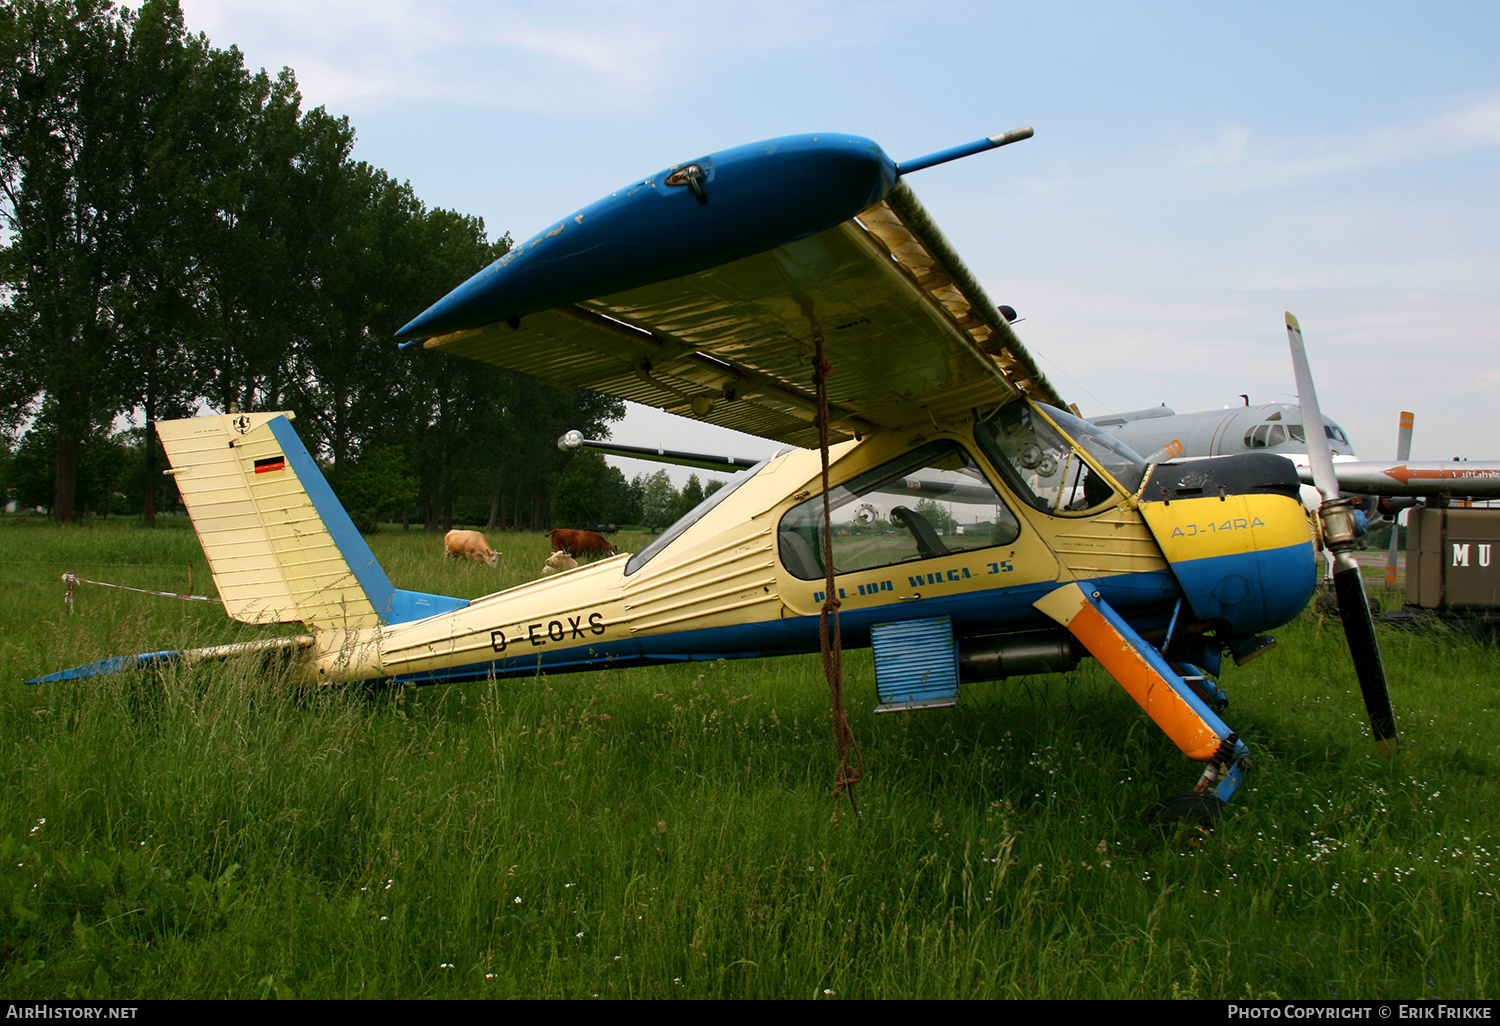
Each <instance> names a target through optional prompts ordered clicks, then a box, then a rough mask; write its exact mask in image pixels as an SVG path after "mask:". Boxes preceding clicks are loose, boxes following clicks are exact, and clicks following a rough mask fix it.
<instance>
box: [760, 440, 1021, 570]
mask: <svg viewBox="0 0 1500 1026" xmlns="http://www.w3.org/2000/svg"><path fill="white" fill-rule="evenodd" d="M828 507H829V525H830V529H831V534H832V541H833V567H834V573H836V574H844V573H849V572H851V571H855V570H872V569H874V568H876V567H882V566H892V565H894V564H897V563H905V562H907V561H908V560H919V559H931V558H934V557H937V556H947V555H951V554H952V553H955V552H968V551H970V550H972V549H983V548H989V547H990V546H992V545H1009V544H1010V543H1012V542H1014V541H1015V540H1016V538H1017V537H1018V536H1019V535H1020V533H1021V527H1020V524H1019V523H1018V522H1017V521H1016V518H1015V514H1013V513H1011V511H1010V510H1009V509H1007V508H1006V506H1005V503H1004V502H1003V501H1002V500H1001V499H1000V496H999V495H997V494H996V493H995V489H994V488H992V487H991V486H990V483H989V482H988V481H986V480H985V479H984V475H983V474H982V473H981V472H980V470H979V466H978V464H977V463H976V462H975V460H974V457H972V456H970V455H969V454H968V452H966V451H965V450H964V448H963V447H962V446H961V445H959V444H958V443H957V442H951V441H937V442H930V443H928V444H927V445H924V446H922V447H921V448H920V449H914V450H912V451H911V452H909V453H906V454H905V455H903V456H901V457H899V458H897V459H894V460H892V461H891V462H889V463H887V464H885V465H883V466H880V467H877V468H876V469H874V470H871V471H867V472H866V473H863V474H861V475H860V476H858V477H856V478H854V479H852V480H850V481H846V482H844V483H843V484H841V485H839V486H838V487H836V488H832V489H830V490H829V492H828ZM778 537H779V548H780V552H781V562H782V564H783V565H784V566H785V567H786V568H787V570H789V571H790V572H791V573H792V575H793V576H794V577H800V578H801V579H802V580H804V581H813V580H817V579H819V578H821V577H824V576H825V572H824V567H823V495H822V493H821V492H819V493H818V494H817V495H814V496H813V497H812V498H811V499H808V500H807V501H806V502H803V503H800V504H799V505H796V506H793V507H792V508H791V509H790V510H788V511H787V513H786V515H785V516H783V517H782V518H781V524H780V526H779V528H778Z"/></svg>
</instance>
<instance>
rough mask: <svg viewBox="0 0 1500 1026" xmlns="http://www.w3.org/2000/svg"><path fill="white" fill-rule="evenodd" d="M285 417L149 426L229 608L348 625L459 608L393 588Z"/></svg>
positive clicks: (254, 616) (227, 417) (273, 618)
mask: <svg viewBox="0 0 1500 1026" xmlns="http://www.w3.org/2000/svg"><path fill="white" fill-rule="evenodd" d="M290 416H291V415H290V414H285V413H230V414H223V415H219V416H212V417H194V418H191V419H188V420H172V421H159V422H158V423H157V425H156V431H157V434H158V435H159V436H160V437H161V443H162V448H163V450H165V451H166V454H167V458H168V460H170V461H171V464H172V469H171V470H170V471H168V473H170V474H172V475H173V476H174V477H175V478H176V480H177V487H178V490H179V491H180V492H181V493H182V501H183V504H184V505H186V506H187V510H188V515H189V516H190V517H192V520H193V527H194V529H195V530H197V532H198V538H199V540H200V541H201V542H202V544H203V552H204V554H205V555H206V556H207V557H208V564H209V569H210V570H211V571H212V572H213V578H214V585H215V587H217V588H218V589H219V596H220V598H222V599H223V600H224V608H225V610H226V611H227V612H228V613H229V615H230V616H231V617H233V618H234V619H236V620H240V621H243V622H245V623H287V622H294V621H300V622H302V623H305V624H308V625H309V626H312V627H319V628H333V627H337V628H358V627H375V626H378V625H380V624H382V623H389V622H399V621H402V620H412V619H419V618H421V617H423V616H430V615H432V614H434V613H437V612H443V611H446V610H448V609H453V608H456V607H458V606H462V605H464V604H465V603H464V602H463V601H462V600H459V599H448V598H444V597H441V596H430V595H421V594H418V593H414V592H403V591H398V590H396V589H395V588H393V587H392V586H391V582H390V579H389V578H388V577H386V575H385V571H384V570H382V569H381V567H380V564H379V563H378V562H377V561H376V559H375V555H374V553H372V552H371V551H370V547H369V546H368V545H366V544H365V540H364V539H363V538H361V537H360V534H359V531H358V530H356V529H355V527H354V523H353V521H351V520H350V519H349V514H347V513H346V512H344V507H343V506H341V505H340V504H339V501H338V499H337V498H336V497H335V496H334V494H333V490H332V489H331V488H329V487H328V482H327V481H325V480H324V479H323V474H322V472H321V471H320V470H319V469H318V466H317V464H316V463H315V462H314V461H313V458H312V455H311V454H310V453H309V452H308V451H307V448H306V446H304V445H303V444H302V441H301V439H299V438H298V437H297V433H296V432H295V431H293V430H292V425H291V423H290Z"/></svg>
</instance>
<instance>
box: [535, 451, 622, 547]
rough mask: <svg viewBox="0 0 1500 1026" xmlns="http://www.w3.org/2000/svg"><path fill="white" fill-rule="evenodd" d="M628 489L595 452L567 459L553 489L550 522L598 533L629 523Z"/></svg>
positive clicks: (612, 469)
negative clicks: (610, 526) (604, 529)
mask: <svg viewBox="0 0 1500 1026" xmlns="http://www.w3.org/2000/svg"><path fill="white" fill-rule="evenodd" d="M629 513H630V486H629V485H628V484H627V483H626V481H625V475H624V474H622V473H620V471H619V469H618V468H617V467H611V466H610V465H609V464H607V463H606V462H605V461H604V457H603V456H601V455H600V454H598V453H596V452H579V453H574V454H573V455H572V456H570V457H568V459H567V462H566V463H565V464H564V466H563V469H562V471H561V472H560V473H559V474H558V475H557V478H556V481H555V482H554V483H553V486H552V522H553V523H554V524H557V525H559V526H561V527H575V528H585V529H598V528H600V527H604V526H607V525H611V524H612V525H615V526H617V527H618V526H619V525H620V524H624V523H628V522H629V520H628V514H629Z"/></svg>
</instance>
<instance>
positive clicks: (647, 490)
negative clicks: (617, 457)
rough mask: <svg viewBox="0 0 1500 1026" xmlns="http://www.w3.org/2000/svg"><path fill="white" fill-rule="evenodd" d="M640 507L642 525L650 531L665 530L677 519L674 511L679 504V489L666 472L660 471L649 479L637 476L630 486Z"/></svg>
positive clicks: (642, 475) (644, 476) (641, 475)
mask: <svg viewBox="0 0 1500 1026" xmlns="http://www.w3.org/2000/svg"><path fill="white" fill-rule="evenodd" d="M630 487H631V490H632V491H634V492H635V494H636V496H637V498H636V502H637V503H638V504H639V505H640V510H641V523H642V524H644V525H645V527H646V529H647V530H648V531H662V530H665V529H666V528H667V527H668V526H669V525H670V524H671V523H672V521H673V520H674V519H675V518H674V517H673V516H672V510H673V508H674V506H675V504H676V502H677V489H675V488H673V487H672V479H671V478H670V477H668V476H667V472H666V471H665V470H658V471H657V472H656V473H654V474H652V475H650V476H649V477H648V476H646V475H645V474H637V475H636V478H635V480H634V481H632V482H631V484H630Z"/></svg>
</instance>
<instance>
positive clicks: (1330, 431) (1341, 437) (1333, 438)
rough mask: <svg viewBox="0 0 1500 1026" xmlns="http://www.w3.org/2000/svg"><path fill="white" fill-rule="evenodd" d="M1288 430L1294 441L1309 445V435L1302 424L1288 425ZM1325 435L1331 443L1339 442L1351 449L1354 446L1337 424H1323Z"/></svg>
mask: <svg viewBox="0 0 1500 1026" xmlns="http://www.w3.org/2000/svg"><path fill="white" fill-rule="evenodd" d="M1286 430H1287V434H1289V435H1291V437H1292V438H1293V440H1295V441H1298V442H1301V443H1302V444H1303V445H1306V444H1307V434H1306V433H1305V432H1304V431H1303V430H1302V425H1301V424H1288V425H1287V426H1286ZM1323 434H1325V435H1327V436H1328V440H1329V441H1330V442H1337V443H1339V444H1340V445H1344V446H1350V447H1352V446H1353V444H1354V443H1352V442H1350V441H1349V436H1348V435H1346V434H1344V429H1343V428H1341V427H1339V426H1338V425H1337V424H1329V423H1327V422H1326V421H1325V422H1324V424H1323Z"/></svg>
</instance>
